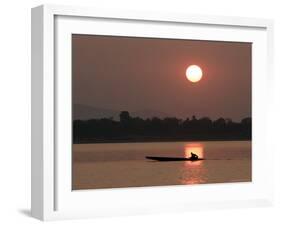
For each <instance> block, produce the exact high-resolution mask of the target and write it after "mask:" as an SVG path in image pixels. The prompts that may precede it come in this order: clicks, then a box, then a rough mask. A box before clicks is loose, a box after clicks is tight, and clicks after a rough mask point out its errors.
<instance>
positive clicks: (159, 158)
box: [145, 156, 204, 162]
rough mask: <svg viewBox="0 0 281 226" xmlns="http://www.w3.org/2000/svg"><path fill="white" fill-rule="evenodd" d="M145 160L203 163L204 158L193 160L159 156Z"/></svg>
mask: <svg viewBox="0 0 281 226" xmlns="http://www.w3.org/2000/svg"><path fill="white" fill-rule="evenodd" d="M145 158H147V159H150V160H155V161H163V162H164V161H165V162H167V161H201V160H204V159H203V158H198V159H193V158H180V157H157V156H146V157H145Z"/></svg>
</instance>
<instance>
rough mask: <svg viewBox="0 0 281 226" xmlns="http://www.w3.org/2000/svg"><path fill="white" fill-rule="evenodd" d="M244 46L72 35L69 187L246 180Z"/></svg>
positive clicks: (248, 51) (248, 66) (248, 126)
mask: <svg viewBox="0 0 281 226" xmlns="http://www.w3.org/2000/svg"><path fill="white" fill-rule="evenodd" d="M251 61H252V44H251V43H248V42H226V41H206V40H186V39H167V38H144V37H123V36H101V35H84V34H72V140H73V144H72V189H73V190H78V189H101V188H126V187H143V186H167V185H192V184H209V183H229V182H232V183H233V182H250V181H251V179H252V178H251V175H252V158H251V156H252V147H251V136H252V134H251V133H252V119H251V115H252V113H251V105H252V103H251V102H252V100H251V93H252V92H251V86H252V85H251V83H252V78H251V73H252V72H251V70H252V63H251Z"/></svg>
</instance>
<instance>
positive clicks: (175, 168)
mask: <svg viewBox="0 0 281 226" xmlns="http://www.w3.org/2000/svg"><path fill="white" fill-rule="evenodd" d="M191 152H193V153H195V154H197V155H198V156H199V157H200V158H204V159H205V160H203V161H196V162H189V161H180V162H157V161H152V160H147V159H146V158H145V156H172V157H189V156H190V153H191ZM72 180H73V181H72V182H73V183H72V185H73V189H93V188H120V187H139V186H161V185H184V184H202V183H203V184H204V183H226V182H245V181H251V141H206V142H159V143H158V142H153V143H110V144H74V145H73V178H72Z"/></svg>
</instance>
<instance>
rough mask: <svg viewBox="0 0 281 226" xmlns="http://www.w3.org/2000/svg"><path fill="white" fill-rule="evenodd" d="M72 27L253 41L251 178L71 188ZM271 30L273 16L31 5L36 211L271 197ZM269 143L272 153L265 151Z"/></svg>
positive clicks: (191, 205) (109, 210)
mask: <svg viewBox="0 0 281 226" xmlns="http://www.w3.org/2000/svg"><path fill="white" fill-rule="evenodd" d="M117 28H118V29H117ZM187 28H188V32H187ZM128 32H129V34H128ZM72 33H86V34H108V35H110V34H114V35H123V34H125V35H129V36H137V37H139V36H141V37H160V38H161V37H162V38H165V37H177V38H189V39H203V40H204V39H206V40H222V41H223V40H227V41H250V42H252V43H253V66H252V71H253V77H252V78H253V81H252V86H253V99H252V101H253V105H252V108H253V140H252V142H253V160H252V161H253V163H252V164H253V181H252V182H249V183H229V184H208V185H194V186H182V185H181V186H163V187H162V186H161V187H153V188H152V187H146V188H124V189H123V188H122V189H98V190H94V189H93V190H87V191H72V190H71V146H70V145H71V136H69V135H70V134H71V123H70V121H71V120H70V119H71V98H69V94H70V93H71V76H70V77H69V75H70V74H71V67H70V66H71V64H70V62H71V60H70V59H71V57H70V56H71V46H70V44H71V42H70V38H69V37H70V36H71V34H72ZM272 33H273V22H272V21H271V20H266V19H254V18H240V17H222V16H201V15H185V14H171V13H161V14H160V13H153V12H135V11H116V10H113V11H112V10H100V9H91V8H83V7H71V6H56V5H43V6H39V7H36V8H33V9H32V186H31V188H32V191H31V192H32V201H31V204H32V205H31V213H32V216H33V217H35V218H38V219H41V220H55V219H66V218H86V217H95V216H113V215H129V214H138V213H152V212H164V211H185V210H189V209H192V210H194V209H209V208H228V207H231V208H233V207H253V206H265V205H271V204H272V202H273V179H272V177H270V176H268V175H270V174H271V172H273V166H272V164H270V162H271V160H272V156H273V155H272V152H273V150H270V149H269V148H268V147H269V145H268V143H267V140H266V139H265V138H266V136H267V134H268V131H267V129H266V128H267V124H266V120H267V115H268V114H269V112H270V111H271V105H270V104H271V103H270V97H271V85H272V82H273V80H272V76H273V73H272V62H273V60H272V58H273V53H272V51H273V46H272V45H273V40H272V39H273V34H272ZM206 36H207V37H206ZM204 37H205V38H204ZM264 151H266V153H267V155H266V157H265V158H266V159H264V156H263V153H264ZM195 197H196V198H195ZM109 204H110V205H109Z"/></svg>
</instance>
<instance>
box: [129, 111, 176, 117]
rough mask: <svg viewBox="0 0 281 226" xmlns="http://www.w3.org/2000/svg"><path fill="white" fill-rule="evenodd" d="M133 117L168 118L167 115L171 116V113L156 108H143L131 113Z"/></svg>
mask: <svg viewBox="0 0 281 226" xmlns="http://www.w3.org/2000/svg"><path fill="white" fill-rule="evenodd" d="M131 115H132V117H140V118H143V119H147V118H153V117H157V118H166V117H171V116H170V115H168V114H166V113H164V112H161V111H155V110H143V111H135V112H132V113H131Z"/></svg>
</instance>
